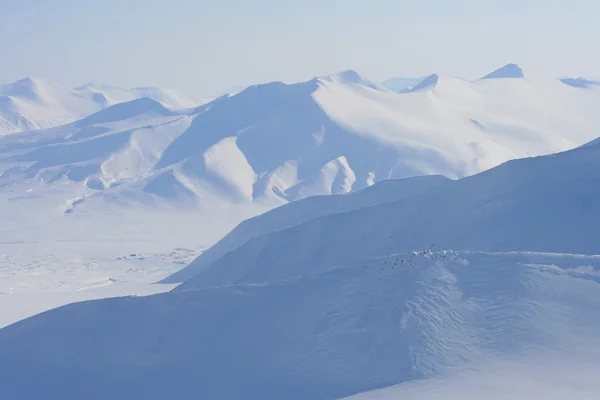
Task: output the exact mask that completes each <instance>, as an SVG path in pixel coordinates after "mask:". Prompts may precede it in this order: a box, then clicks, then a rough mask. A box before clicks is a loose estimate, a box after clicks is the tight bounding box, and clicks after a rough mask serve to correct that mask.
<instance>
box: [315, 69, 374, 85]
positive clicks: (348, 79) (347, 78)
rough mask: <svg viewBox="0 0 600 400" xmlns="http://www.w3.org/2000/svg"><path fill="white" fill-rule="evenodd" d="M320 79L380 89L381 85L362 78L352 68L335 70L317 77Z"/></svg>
mask: <svg viewBox="0 0 600 400" xmlns="http://www.w3.org/2000/svg"><path fill="white" fill-rule="evenodd" d="M317 79H319V80H322V81H328V82H336V83H341V84H357V85H362V86H367V87H370V88H371V89H377V90H380V89H381V87H380V86H379V85H377V84H376V83H374V82H371V81H370V80H368V79H365V78H363V77H362V76H361V75H360V74H359V73H358V72H356V71H353V70H346V71H341V72H336V73H334V74H331V75H327V76H322V77H319V78H317Z"/></svg>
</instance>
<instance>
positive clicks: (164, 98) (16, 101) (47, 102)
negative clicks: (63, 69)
mask: <svg viewBox="0 0 600 400" xmlns="http://www.w3.org/2000/svg"><path fill="white" fill-rule="evenodd" d="M142 97H147V98H152V99H155V100H157V101H160V102H162V103H163V104H165V105H166V106H168V107H172V108H189V107H194V106H198V105H200V104H202V101H203V100H195V99H193V98H192V97H190V96H187V95H183V94H180V93H177V92H174V91H171V90H164V89H160V88H152V87H149V88H135V89H122V88H116V87H111V86H107V85H97V84H94V83H89V84H86V85H83V86H80V87H76V88H74V89H71V88H67V87H64V86H61V85H59V84H56V83H52V82H48V81H45V80H43V79H39V78H25V79H21V80H19V81H17V82H13V83H9V84H4V85H0V136H1V135H6V134H9V133H16V132H22V131H29V130H35V129H45V128H52V127H55V126H59V125H64V124H68V123H70V122H73V121H75V120H78V119H81V118H83V117H86V116H88V115H90V114H92V113H94V112H96V111H99V110H101V109H103V108H106V107H109V106H111V105H114V104H118V103H123V102H127V101H131V100H134V99H137V98H142ZM204 102H206V100H204Z"/></svg>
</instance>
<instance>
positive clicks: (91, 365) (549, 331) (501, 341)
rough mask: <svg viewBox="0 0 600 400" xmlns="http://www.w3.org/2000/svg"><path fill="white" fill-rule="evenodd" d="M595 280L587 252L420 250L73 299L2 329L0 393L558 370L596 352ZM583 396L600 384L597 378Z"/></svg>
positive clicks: (582, 383)
mask: <svg viewBox="0 0 600 400" xmlns="http://www.w3.org/2000/svg"><path fill="white" fill-rule="evenodd" d="M599 276H600V260H599V259H598V257H596V256H577V255H560V254H554V255H552V254H534V253H510V254H484V253H463V252H451V251H439V252H430V251H419V252H416V253H409V254H398V255H393V256H390V257H386V258H380V259H372V260H364V261H361V262H354V263H352V264H348V265H344V266H343V267H340V268H335V269H330V270H327V271H325V270H321V271H318V272H316V273H315V274H307V275H304V276H302V277H299V278H295V279H290V280H284V281H272V282H270V283H268V284H267V283H266V284H261V285H234V286H229V287H220V288H209V289H206V290H192V291H185V292H172V293H168V294H163V295H157V296H151V297H146V298H136V297H129V298H121V299H108V300H103V301H93V302H86V303H79V304H74V305H69V306H66V307H62V308H60V309H57V310H54V311H50V312H47V313H44V314H42V315H39V316H37V317H34V318H31V319H29V320H26V321H23V322H21V323H17V324H15V325H12V326H10V327H8V328H5V329H3V330H1V331H0V376H2V377H3V384H2V393H3V395H4V396H6V397H7V398H19V399H23V400H27V399H38V398H40V397H43V398H45V399H49V400H50V399H61V400H71V399H73V400H74V399H80V398H86V399H106V398H111V399H131V398H144V399H163V398H172V397H190V396H194V397H199V398H218V399H224V400H227V399H239V398H261V399H265V400H270V399H273V400H274V399H283V398H285V399H307V398H310V399H334V398H339V397H343V396H349V395H352V394H356V393H360V392H364V391H368V390H373V389H378V388H383V387H386V386H390V385H394V384H399V383H402V382H413V381H416V380H422V379H437V378H440V377H441V378H440V379H442V378H445V377H448V378H447V379H451V378H452V377H453V376H454V375H453V374H454V373H456V372H457V371H460V370H462V369H465V370H468V371H471V373H476V372H477V371H479V370H483V371H485V368H487V367H488V366H489V365H490V364H491V365H494V364H495V363H499V362H504V363H507V362H508V361H510V360H520V359H523V358H526V359H527V360H528V361H527V362H528V367H529V370H528V371H529V372H530V373H531V371H536V369H541V370H543V368H546V367H547V365H548V364H547V363H560V365H561V366H562V367H563V368H564V370H565V371H568V370H571V369H572V368H577V365H578V364H577V363H578V362H580V361H582V360H586V359H587V360H588V361H589V360H590V359H593V358H594V357H597V355H598V354H599V353H600V343H599V339H598V338H599V334H600V322H599V320H598V319H597V318H595V317H594V315H595V314H594V313H595V310H597V309H598V307H599V306H600V287H599V286H598V285H599V283H600V280H599ZM586 365H594V364H592V363H589V364H586ZM596 372H597V368H596ZM31 382H35V385H32V384H31ZM503 382H504V385H505V387H504V388H503V389H506V390H510V389H511V385H515V382H514V381H510V380H505V381H503ZM517 382H518V381H517ZM547 384H551V383H550V382H545V381H544V379H539V380H538V381H534V382H533V383H532V384H531V385H530V386H529V391H530V393H532V394H535V393H538V392H544V390H545V388H546V385H547ZM582 387H584V388H587V389H590V388H592V389H595V390H598V389H600V388H599V387H598V382H597V379H596V378H595V374H588V375H585V376H583V377H580V379H579V388H582ZM545 393H547V392H545ZM416 398H419V397H418V395H416Z"/></svg>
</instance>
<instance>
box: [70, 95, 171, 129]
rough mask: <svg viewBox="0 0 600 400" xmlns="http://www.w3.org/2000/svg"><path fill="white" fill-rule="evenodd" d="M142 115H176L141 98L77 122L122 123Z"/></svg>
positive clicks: (158, 103) (83, 123) (88, 123)
mask: <svg viewBox="0 0 600 400" xmlns="http://www.w3.org/2000/svg"><path fill="white" fill-rule="evenodd" d="M142 114H158V115H163V116H169V115H174V113H173V112H172V111H171V110H169V109H167V108H166V107H165V106H164V105H163V104H162V103H161V102H159V101H156V100H154V99H151V98H148V97H140V98H139V99H135V100H131V101H128V102H125V103H119V104H115V105H113V106H110V107H107V108H105V109H104V110H101V111H99V112H97V113H95V114H92V115H90V116H89V117H86V118H84V119H82V120H80V121H78V122H77V124H78V125H93V124H98V123H104V122H114V121H121V120H125V119H130V118H134V117H137V116H139V115H142Z"/></svg>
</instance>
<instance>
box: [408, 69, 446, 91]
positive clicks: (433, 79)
mask: <svg viewBox="0 0 600 400" xmlns="http://www.w3.org/2000/svg"><path fill="white" fill-rule="evenodd" d="M439 81H440V76H439V75H438V74H432V75H429V76H428V77H426V78H425V79H423V80H422V81H421V82H419V83H417V84H416V85H414V86H411V87H409V88H406V89H404V90H403V91H402V92H401V93H413V92H418V91H419V90H423V89H428V88H433V87H435V85H437V84H438V82H439Z"/></svg>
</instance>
